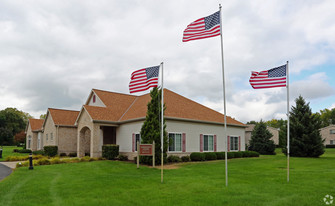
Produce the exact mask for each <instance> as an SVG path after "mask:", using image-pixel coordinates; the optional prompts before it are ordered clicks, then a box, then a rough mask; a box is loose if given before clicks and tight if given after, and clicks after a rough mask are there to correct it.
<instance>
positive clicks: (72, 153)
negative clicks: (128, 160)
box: [69, 152, 77, 157]
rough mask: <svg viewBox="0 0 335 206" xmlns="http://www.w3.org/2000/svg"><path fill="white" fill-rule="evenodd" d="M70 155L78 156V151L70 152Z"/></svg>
mask: <svg viewBox="0 0 335 206" xmlns="http://www.w3.org/2000/svg"><path fill="white" fill-rule="evenodd" d="M69 157H77V152H71V153H70V154H69Z"/></svg>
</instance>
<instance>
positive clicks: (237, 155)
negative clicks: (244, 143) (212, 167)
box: [234, 152, 243, 158]
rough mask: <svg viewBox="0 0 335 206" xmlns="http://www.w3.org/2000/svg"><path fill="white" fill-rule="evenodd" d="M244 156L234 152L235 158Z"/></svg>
mask: <svg viewBox="0 0 335 206" xmlns="http://www.w3.org/2000/svg"><path fill="white" fill-rule="evenodd" d="M242 156H243V153H242V152H234V158H241V157H242Z"/></svg>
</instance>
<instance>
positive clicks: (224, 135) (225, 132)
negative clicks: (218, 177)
mask: <svg viewBox="0 0 335 206" xmlns="http://www.w3.org/2000/svg"><path fill="white" fill-rule="evenodd" d="M219 8H220V37H221V57H222V81H223V107H224V132H223V138H224V140H225V145H226V149H225V167H226V187H227V186H228V161H227V160H228V158H227V151H228V144H227V111H226V87H225V78H224V58H223V38H222V17H221V16H222V13H221V4H219Z"/></svg>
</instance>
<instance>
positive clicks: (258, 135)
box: [250, 120, 276, 155]
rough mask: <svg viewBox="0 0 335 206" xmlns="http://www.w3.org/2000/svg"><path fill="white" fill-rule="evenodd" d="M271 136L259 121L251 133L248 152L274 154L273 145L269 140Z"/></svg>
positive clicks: (264, 125)
mask: <svg viewBox="0 0 335 206" xmlns="http://www.w3.org/2000/svg"><path fill="white" fill-rule="evenodd" d="M272 136H273V135H272V134H271V133H270V132H269V130H267V129H266V124H265V123H264V122H263V121H262V120H261V121H260V122H259V123H258V124H256V126H255V128H254V130H253V131H252V133H251V140H250V150H252V151H256V152H258V153H260V154H265V155H273V154H275V149H276V146H275V143H274V142H273V140H270V139H271V137H272Z"/></svg>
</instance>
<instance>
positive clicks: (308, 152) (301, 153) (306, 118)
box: [283, 96, 324, 157]
mask: <svg viewBox="0 0 335 206" xmlns="http://www.w3.org/2000/svg"><path fill="white" fill-rule="evenodd" d="M295 102H296V106H292V108H291V112H290V156H294V157H319V156H320V155H322V154H323V153H324V145H323V142H324V140H323V139H322V137H321V135H320V130H319V129H320V128H321V121H320V118H319V116H318V115H313V114H312V110H311V108H310V107H309V103H306V101H305V99H304V98H303V97H302V96H299V97H298V98H297V99H296V100H295ZM283 152H284V153H287V149H286V148H284V149H283Z"/></svg>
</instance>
